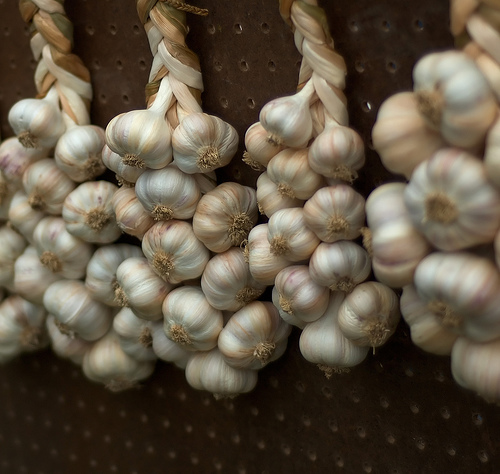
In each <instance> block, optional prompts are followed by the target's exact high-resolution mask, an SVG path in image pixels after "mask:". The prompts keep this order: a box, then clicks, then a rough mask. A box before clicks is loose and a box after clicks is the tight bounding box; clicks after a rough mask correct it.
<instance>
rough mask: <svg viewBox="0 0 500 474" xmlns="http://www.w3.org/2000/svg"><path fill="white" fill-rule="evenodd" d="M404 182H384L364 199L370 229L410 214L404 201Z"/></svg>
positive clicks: (406, 218) (408, 219)
mask: <svg viewBox="0 0 500 474" xmlns="http://www.w3.org/2000/svg"><path fill="white" fill-rule="evenodd" d="M405 188H406V184H405V183H399V182H394V183H385V184H382V185H381V186H378V187H377V188H375V189H374V190H373V191H372V192H371V193H370V195H369V196H368V198H367V199H366V204H365V211H366V220H367V222H368V226H369V227H370V229H372V230H377V229H378V228H379V227H381V226H383V225H385V224H389V223H391V222H395V221H399V220H401V219H405V220H407V221H409V222H411V220H410V215H409V214H408V209H406V205H405V201H404V190H405Z"/></svg>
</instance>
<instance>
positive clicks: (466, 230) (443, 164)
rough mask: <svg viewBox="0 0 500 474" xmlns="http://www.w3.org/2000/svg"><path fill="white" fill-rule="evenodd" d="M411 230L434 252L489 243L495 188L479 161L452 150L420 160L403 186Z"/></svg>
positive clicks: (498, 203)
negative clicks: (429, 244)
mask: <svg viewBox="0 0 500 474" xmlns="http://www.w3.org/2000/svg"><path fill="white" fill-rule="evenodd" d="M404 199H405V204H406V207H407V209H408V212H409V215H410V217H411V219H412V221H413V223H414V224H415V226H416V227H417V229H418V230H419V231H420V232H422V234H424V235H425V237H426V238H427V239H428V240H429V242H431V243H432V244H433V245H434V246H435V247H437V248H438V249H440V250H448V251H453V250H461V249H464V248H467V247H472V246H474V245H478V244H482V243H486V242H490V241H491V240H492V239H493V238H494V236H495V234H496V232H497V230H498V229H499V227H500V192H499V191H498V190H497V189H496V188H495V187H494V186H493V185H492V184H490V182H489V181H488V176H487V174H486V170H485V168H484V166H483V164H482V162H481V161H480V160H479V159H477V158H475V157H474V156H472V155H470V154H468V153H467V152H464V151H462V150H458V149H450V148H447V149H443V150H440V151H438V152H437V153H436V154H435V155H434V156H433V157H431V158H430V159H429V160H427V161H425V162H424V163H421V164H420V165H419V166H418V167H417V168H416V169H415V171H414V172H413V175H412V177H411V179H410V181H409V183H408V185H407V186H406V188H405V190H404Z"/></svg>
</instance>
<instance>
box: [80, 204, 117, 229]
mask: <svg viewBox="0 0 500 474" xmlns="http://www.w3.org/2000/svg"><path fill="white" fill-rule="evenodd" d="M110 219H111V216H110V215H109V214H108V213H107V212H106V211H105V210H104V208H102V207H96V208H95V209H92V210H90V211H89V212H87V214H86V215H85V223H86V224H87V225H88V226H89V227H90V228H91V229H92V230H95V231H97V232H99V231H101V230H102V229H103V228H104V226H105V225H106V224H107V223H108V222H109V221H110Z"/></svg>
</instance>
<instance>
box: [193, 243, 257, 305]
mask: <svg viewBox="0 0 500 474" xmlns="http://www.w3.org/2000/svg"><path fill="white" fill-rule="evenodd" d="M201 288H202V289H203V293H204V294H205V296H206V298H207V300H208V302H209V303H210V304H211V305H212V306H213V307H214V308H216V309H220V310H229V311H238V310H239V309H241V308H242V307H243V306H245V305H246V304H248V303H250V302H251V301H253V300H255V299H257V298H258V297H259V296H260V295H261V294H262V293H263V292H264V290H265V289H266V285H263V284H261V283H258V282H257V281H255V280H254V279H253V277H252V274H251V273H250V267H249V265H248V263H247V262H246V261H245V256H244V253H243V250H242V249H240V248H239V247H233V248H230V249H229V250H226V251H225V252H223V253H220V254H217V255H215V256H214V257H212V258H211V259H210V260H209V262H208V263H207V266H206V267H205V270H204V271H203V275H202V277H201Z"/></svg>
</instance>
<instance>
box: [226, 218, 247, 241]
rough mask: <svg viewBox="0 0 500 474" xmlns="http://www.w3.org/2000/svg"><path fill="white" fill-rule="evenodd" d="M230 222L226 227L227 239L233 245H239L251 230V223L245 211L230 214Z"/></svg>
mask: <svg viewBox="0 0 500 474" xmlns="http://www.w3.org/2000/svg"><path fill="white" fill-rule="evenodd" d="M231 218H232V222H231V224H230V225H229V228H228V229H227V233H228V235H229V239H230V240H231V244H232V245H233V246H237V245H240V244H241V243H242V242H243V241H244V240H245V239H246V238H247V237H248V233H249V232H250V231H251V230H252V227H253V223H252V220H251V219H250V216H249V215H248V214H247V213H246V212H242V213H240V214H236V215H234V216H231Z"/></svg>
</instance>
